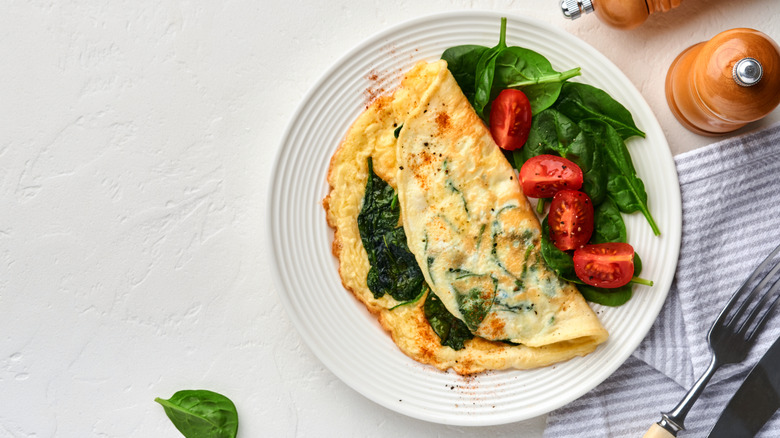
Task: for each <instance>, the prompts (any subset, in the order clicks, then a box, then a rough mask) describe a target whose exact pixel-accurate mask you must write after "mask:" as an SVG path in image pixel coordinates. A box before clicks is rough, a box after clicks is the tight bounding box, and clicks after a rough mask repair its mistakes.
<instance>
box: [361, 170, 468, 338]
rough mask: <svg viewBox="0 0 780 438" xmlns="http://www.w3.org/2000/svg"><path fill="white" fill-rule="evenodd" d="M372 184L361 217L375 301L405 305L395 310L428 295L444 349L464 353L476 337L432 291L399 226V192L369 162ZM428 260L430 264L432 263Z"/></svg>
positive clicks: (430, 317)
mask: <svg viewBox="0 0 780 438" xmlns="http://www.w3.org/2000/svg"><path fill="white" fill-rule="evenodd" d="M368 173H369V175H368V181H367V182H366V193H365V195H364V197H363V207H362V208H361V210H360V214H358V220H357V221H358V230H359V231H360V239H361V241H362V242H363V248H365V250H366V253H367V254H368V261H369V263H370V265H371V268H370V269H369V271H368V276H367V278H366V282H367V283H368V288H369V290H371V293H372V294H373V295H374V298H381V297H383V296H384V295H385V294H389V295H390V296H391V297H393V298H394V299H395V300H396V301H400V302H401V303H400V304H398V305H396V306H395V307H393V308H396V307H399V306H402V305H405V304H411V303H414V302H417V300H419V299H420V298H421V297H422V296H423V295H424V294H425V292H426V291H427V292H428V295H427V297H426V299H425V303H424V304H423V312H424V313H425V317H426V318H427V319H428V323H429V324H430V325H431V328H432V329H433V331H434V332H435V333H436V334H437V335H438V336H439V339H440V341H441V345H443V346H446V347H450V348H453V349H455V350H460V349H461V348H463V346H464V345H463V343H464V342H465V341H467V340H469V339H471V338H473V337H474V335H472V334H471V332H470V331H469V329H468V327H467V326H466V324H465V323H463V321H461V320H459V319H458V318H456V317H455V316H453V315H452V314H451V313H450V312H449V311H448V310H447V308H446V307H445V306H444V304H443V303H442V302H441V300H440V299H439V298H438V297H437V296H436V295H435V294H434V293H433V292H431V291H430V288H429V287H428V284H427V283H426V282H425V277H423V274H422V271H421V270H420V267H419V266H418V265H417V260H416V259H415V258H414V254H412V252H411V251H410V250H409V246H408V245H407V243H406V233H405V232H404V228H403V227H402V226H401V225H399V219H400V217H401V207H400V205H398V196H397V194H396V193H395V190H393V188H392V187H391V186H390V185H389V184H387V183H386V182H385V181H383V180H382V179H381V178H379V177H378V176H377V175H376V174H375V173H374V165H373V162H372V160H371V158H370V157H369V159H368ZM432 262H433V261H432V260H430V259H429V260H428V263H429V264H430V263H432Z"/></svg>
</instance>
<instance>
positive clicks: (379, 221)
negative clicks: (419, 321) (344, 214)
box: [357, 158, 425, 301]
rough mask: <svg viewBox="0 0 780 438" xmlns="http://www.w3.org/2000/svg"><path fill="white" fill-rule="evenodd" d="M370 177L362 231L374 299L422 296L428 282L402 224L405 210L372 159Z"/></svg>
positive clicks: (363, 209) (404, 299)
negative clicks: (421, 293)
mask: <svg viewBox="0 0 780 438" xmlns="http://www.w3.org/2000/svg"><path fill="white" fill-rule="evenodd" d="M368 170H369V177H368V182H367V183H366V193H365V196H364V197H363V208H362V209H361V211H360V214H359V215H358V219H357V222H358V230H359V231H360V239H361V240H362V242H363V247H364V248H365V249H366V253H367V254H368V261H369V263H370V264H371V269H370V270H369V271H368V277H367V279H366V281H367V283H368V288H369V289H370V290H371V293H372V294H373V295H374V298H381V297H383V296H384V295H385V294H389V295H390V296H391V297H393V298H394V299H395V300H396V301H409V300H412V299H414V298H415V297H417V296H419V295H420V291H421V290H422V288H423V285H424V283H425V279H424V277H423V275H422V272H421V271H420V267H419V266H418V265H417V260H416V259H415V258H414V254H412V253H411V251H409V247H408V246H407V244H406V233H405V232H404V229H403V227H402V226H400V225H399V223H398V221H399V218H400V216H401V207H400V206H399V205H398V199H397V195H396V193H395V190H393V188H392V187H390V185H389V184H387V183H386V182H384V181H383V180H382V179H381V178H379V177H378V176H377V175H376V174H375V173H374V166H373V163H372V161H371V158H369V159H368Z"/></svg>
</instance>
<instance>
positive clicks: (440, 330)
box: [423, 292, 474, 350]
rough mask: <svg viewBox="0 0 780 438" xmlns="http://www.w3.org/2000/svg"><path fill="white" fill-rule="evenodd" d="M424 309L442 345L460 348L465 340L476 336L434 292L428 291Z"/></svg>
mask: <svg viewBox="0 0 780 438" xmlns="http://www.w3.org/2000/svg"><path fill="white" fill-rule="evenodd" d="M423 311H424V312H425V317H426V318H427V319H428V323H429V324H430V325H431V328H432V329H433V331H434V332H435V333H436V334H437V335H438V336H439V339H440V340H441V345H444V346H446V347H450V348H452V349H454V350H460V349H461V348H463V343H464V342H466V341H468V340H469V339H471V338H473V337H474V335H473V334H472V333H471V332H470V331H469V329H468V327H466V324H465V323H464V322H463V321H461V320H459V319H458V318H456V317H455V316H453V315H452V314H451V313H450V312H449V311H448V310H447V308H446V307H445V306H444V303H442V302H441V300H440V299H439V297H437V296H436V294H434V293H433V292H428V297H427V298H426V299H425V304H423Z"/></svg>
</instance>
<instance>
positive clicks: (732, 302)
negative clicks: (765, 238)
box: [714, 245, 780, 325]
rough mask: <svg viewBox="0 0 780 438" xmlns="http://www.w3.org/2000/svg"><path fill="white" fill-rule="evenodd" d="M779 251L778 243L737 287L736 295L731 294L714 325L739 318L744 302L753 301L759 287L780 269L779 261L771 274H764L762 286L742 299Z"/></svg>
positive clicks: (729, 322)
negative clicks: (735, 308)
mask: <svg viewBox="0 0 780 438" xmlns="http://www.w3.org/2000/svg"><path fill="white" fill-rule="evenodd" d="M778 252H780V245H778V246H777V247H776V248H775V249H774V250H773V251H772V252H771V253H770V254H769V255H768V256H766V258H764V261H762V262H761V264H760V265H758V267H756V269H755V270H753V273H752V274H751V275H750V277H748V279H747V280H745V282H744V283H743V284H742V286H741V287H740V288H739V289H737V291H736V292H734V295H732V296H731V298H730V299H729V301H728V303H726V306H725V307H724V308H723V310H722V311H721V313H720V315H718V318H717V320H716V321H715V324H714V325H728V324H731V323H732V322H735V321H736V320H737V319H736V318H738V317H739V316H740V315H741V313H742V311H743V310H744V308H745V307H747V306H745V305H744V304H746V303H750V302H752V299H753V296H754V295H755V294H756V291H757V290H758V289H761V288H762V287H763V286H764V285H765V284H766V282H767V281H768V280H767V279H768V278H769V277H771V276H772V275H774V274H775V273H776V272H777V270H778V269H780V263H778V264H777V265H776V266H775V267H774V268H773V269H772V271H773V272H771V275H770V274H767V275H766V276H764V278H763V280H762V284H761V285H759V286H760V287H755V288H753V289H752V290H751V291H750V293H749V294H748V296H747V297H745V299H744V300H741V298H742V296H743V295H745V294H746V293H747V291H748V288H750V285H751V284H752V283H753V282H754V281H755V280H756V278H757V277H758V275H759V274H761V273H762V272H763V271H764V269H766V267H767V265H768V264H769V263H770V262H771V261H772V259H773V258H774V256H775V255H777V253H778ZM738 303H739V304H740V306H739V307H738V308H737V310H736V311H735V312H734V314H733V315H731V316H730V314H731V311H732V310H733V309H734V306H736V305H737V304H738Z"/></svg>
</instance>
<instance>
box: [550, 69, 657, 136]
mask: <svg viewBox="0 0 780 438" xmlns="http://www.w3.org/2000/svg"><path fill="white" fill-rule="evenodd" d="M555 109H557V110H558V111H560V112H562V113H564V114H566V115H567V116H568V117H569V118H571V119H572V120H577V121H580V120H585V119H599V120H601V121H603V122H606V123H609V124H610V125H611V126H612V127H613V128H615V130H616V131H617V132H618V134H620V136H621V138H623V139H624V140H625V139H627V138H629V137H632V136H635V135H638V136H640V137H644V136H645V133H644V132H642V130H640V129H639V128H637V126H636V124H635V123H634V118H633V117H632V116H631V113H630V112H629V111H628V110H627V109H626V107H624V106H623V105H621V104H620V102H618V101H616V100H615V99H613V98H612V96H610V95H609V94H608V93H607V92H606V91H604V90H601V89H599V88H596V87H594V86H591V85H587V84H581V83H576V82H567V83H565V84H564V85H563V87H562V88H561V94H560V98H559V99H558V101H557V102H556V103H555Z"/></svg>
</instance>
